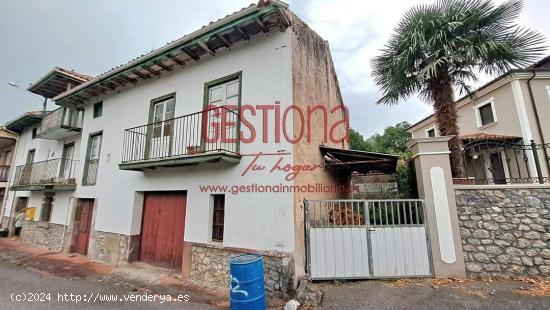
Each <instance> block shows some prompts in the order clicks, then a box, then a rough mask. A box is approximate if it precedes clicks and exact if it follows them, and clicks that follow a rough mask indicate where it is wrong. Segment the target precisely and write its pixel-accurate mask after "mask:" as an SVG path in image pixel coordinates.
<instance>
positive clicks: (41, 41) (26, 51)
mask: <svg viewBox="0 0 550 310" xmlns="http://www.w3.org/2000/svg"><path fill="white" fill-rule="evenodd" d="M253 1H254V0H231V1H221V0H201V1H191V0H189V1H185V0H155V1H151V0H95V1H85V0H78V1H77V0H34V1H31V0H2V1H0V68H1V69H0V123H4V122H6V121H8V120H10V119H12V118H14V117H15V116H17V115H19V114H20V113H23V112H25V111H29V110H39V109H40V108H41V101H40V99H38V98H36V97H33V96H32V95H29V94H27V93H25V92H23V91H21V90H18V89H16V88H13V87H10V86H9V85H8V82H15V83H17V84H18V85H20V86H22V87H27V86H28V85H29V83H31V82H34V81H36V80H37V79H38V78H40V77H41V76H42V75H44V74H45V73H46V72H48V71H49V70H50V69H51V68H52V67H53V66H56V65H57V66H61V67H65V68H69V69H74V70H76V71H79V72H82V73H86V74H90V75H98V74H101V73H103V72H104V71H106V70H107V69H109V68H111V67H114V66H117V65H119V64H122V63H125V62H127V61H128V60H130V59H132V58H134V57H135V56H137V55H140V54H142V53H145V52H148V51H150V50H152V49H155V48H158V47H161V46H162V45H164V44H165V43H166V42H168V41H171V40H174V39H176V38H179V37H181V36H183V35H184V34H187V33H190V32H192V31H194V30H196V29H197V28H199V27H201V26H202V25H205V24H207V23H208V22H210V21H212V20H215V19H217V18H219V17H223V16H225V15H226V14H228V13H231V12H233V11H236V10H239V9H240V8H242V7H244V6H247V5H249V4H250V3H251V2H253ZM425 2H430V0H386V1H364V0H339V1H334V0H315V1H310V0H295V1H290V8H291V10H293V11H294V12H295V13H297V14H298V16H300V17H301V18H302V19H304V20H305V21H306V22H307V23H308V24H309V25H310V26H311V27H312V28H313V29H314V30H315V31H317V32H318V33H319V34H321V36H323V37H324V38H325V39H326V40H328V41H329V42H330V45H331V49H332V55H333V58H334V63H335V65H336V70H337V72H338V78H339V80H340V86H341V89H342V93H343V96H344V103H345V104H346V105H348V107H349V108H350V111H351V125H352V127H354V128H356V129H358V130H359V131H360V132H361V133H363V134H364V135H371V134H373V133H375V132H380V131H382V130H383V129H384V127H386V126H388V125H392V124H395V123H397V122H400V121H409V122H416V121H417V120H420V119H421V118H423V117H425V116H427V115H429V114H430V113H431V108H430V106H429V105H428V104H426V103H423V102H419V101H417V100H414V99H413V100H410V101H408V102H402V103H400V104H399V105H397V106H378V105H376V104H375V103H374V102H375V101H376V99H377V98H378V96H379V94H378V93H377V89H376V87H375V86H374V84H373V81H372V79H371V77H370V64H369V62H370V59H371V58H372V57H374V56H375V55H377V54H378V51H379V49H380V48H382V46H383V45H384V43H385V42H386V41H387V39H388V37H389V36H390V34H391V32H392V29H393V28H394V26H395V25H396V23H397V22H398V21H399V19H400V17H401V15H402V14H403V12H404V11H406V10H407V8H409V7H410V6H412V5H414V4H417V3H425ZM495 2H498V3H500V2H503V0H495ZM525 3H526V8H525V10H524V12H523V14H522V16H521V18H520V21H519V22H520V23H521V24H523V25H525V26H529V27H531V28H533V29H536V30H538V31H540V32H542V33H544V34H545V35H546V36H547V37H548V38H550V22H548V18H549V15H548V12H550V1H548V0H526V2H525ZM488 78H489V77H485V79H488Z"/></svg>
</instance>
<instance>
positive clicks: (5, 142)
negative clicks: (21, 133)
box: [0, 127, 17, 227]
mask: <svg viewBox="0 0 550 310" xmlns="http://www.w3.org/2000/svg"><path fill="white" fill-rule="evenodd" d="M16 141H17V134H16V133H14V132H12V131H10V130H8V129H6V128H4V127H0V214H2V212H1V210H3V209H4V196H5V193H6V190H7V188H8V180H9V173H10V168H11V163H12V159H13V155H14V148H15V143H16ZM3 220H4V218H1V219H0V224H1V225H0V227H3V226H4V223H3Z"/></svg>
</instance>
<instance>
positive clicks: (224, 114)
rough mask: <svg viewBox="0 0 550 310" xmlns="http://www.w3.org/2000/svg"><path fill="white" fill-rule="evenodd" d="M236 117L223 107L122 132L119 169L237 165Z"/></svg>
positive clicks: (237, 119)
mask: <svg viewBox="0 0 550 310" xmlns="http://www.w3.org/2000/svg"><path fill="white" fill-rule="evenodd" d="M239 128H240V119H239V114H238V112H237V111H234V110H229V109H228V108H226V107H217V108H210V109H205V110H203V111H200V112H196V113H192V114H188V115H185V116H180V117H177V118H172V119H168V120H165V121H161V122H155V123H150V124H147V125H142V126H138V127H133V128H129V129H126V130H125V131H124V140H123V150H122V152H123V153H122V163H121V164H119V168H120V169H121V170H134V171H143V170H144V169H153V168H157V167H175V166H187V165H197V164H203V163H220V164H222V163H225V164H228V165H235V164H238V163H239V161H240V159H241V155H240V154H239V137H240V136H239Z"/></svg>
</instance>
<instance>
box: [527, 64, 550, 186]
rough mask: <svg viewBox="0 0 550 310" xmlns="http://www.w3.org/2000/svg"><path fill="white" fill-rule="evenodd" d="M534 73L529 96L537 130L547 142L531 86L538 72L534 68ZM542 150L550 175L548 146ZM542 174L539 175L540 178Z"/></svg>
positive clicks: (541, 138)
mask: <svg viewBox="0 0 550 310" xmlns="http://www.w3.org/2000/svg"><path fill="white" fill-rule="evenodd" d="M532 72H533V75H532V76H531V77H530V78H529V79H528V80H527V88H528V89H529V98H530V99H531V105H532V106H533V112H534V113H535V121H536V123H537V130H538V131H539V134H540V140H541V142H542V144H546V141H545V139H544V133H543V132H542V128H541V125H540V118H539V112H538V110H537V105H536V104H535V96H534V95H533V88H532V87H531V81H532V80H533V79H534V78H535V76H536V75H537V72H536V70H535V69H532ZM542 152H543V153H544V163H545V164H546V169H547V171H548V176H550V165H549V163H548V159H549V158H550V157H548V149H547V148H546V147H543V148H542ZM541 177H542V176H540V175H539V178H541Z"/></svg>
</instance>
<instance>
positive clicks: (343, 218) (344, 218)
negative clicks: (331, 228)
mask: <svg viewBox="0 0 550 310" xmlns="http://www.w3.org/2000/svg"><path fill="white" fill-rule="evenodd" d="M329 223H330V224H331V225H350V226H351V225H365V219H364V217H363V215H362V214H360V213H359V212H358V210H357V208H356V210H355V212H354V209H353V207H351V206H340V205H337V206H334V207H333V208H332V209H331V210H330V211H329Z"/></svg>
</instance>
